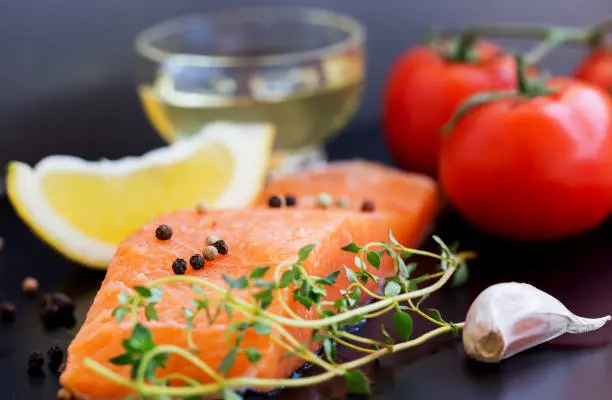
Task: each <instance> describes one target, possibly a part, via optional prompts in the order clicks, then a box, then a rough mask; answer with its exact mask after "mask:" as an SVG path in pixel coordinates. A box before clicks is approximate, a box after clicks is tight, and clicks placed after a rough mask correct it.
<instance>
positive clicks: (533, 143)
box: [440, 78, 612, 240]
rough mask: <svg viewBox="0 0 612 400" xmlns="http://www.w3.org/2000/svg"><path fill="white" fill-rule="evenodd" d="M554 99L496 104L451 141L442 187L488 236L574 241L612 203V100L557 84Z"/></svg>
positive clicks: (472, 115)
mask: <svg viewBox="0 0 612 400" xmlns="http://www.w3.org/2000/svg"><path fill="white" fill-rule="evenodd" d="M549 85H557V87H559V91H557V92H556V93H554V94H550V95H546V96H540V97H535V98H531V99H529V98H525V97H513V98H509V99H503V100H496V101H493V102H490V103H486V104H483V105H481V106H478V107H476V108H474V109H472V110H471V111H468V112H467V114H466V115H465V116H464V118H462V119H460V120H459V121H458V123H457V125H455V128H454V129H453V130H452V132H451V133H450V134H448V135H447V136H445V137H444V140H443V144H442V151H441V161H440V181H441V184H442V187H443V189H444V191H445V192H446V195H447V197H448V199H449V201H450V203H451V204H453V205H454V207H455V208H456V209H457V210H458V211H459V212H460V213H461V214H462V215H463V216H464V217H465V218H466V219H467V220H468V221H470V222H472V223H473V224H474V225H476V226H479V227H480V228H482V229H483V230H485V231H488V232H490V233H493V234H497V235H500V236H505V237H509V238H514V239H523V240H540V239H542V240H547V239H557V238H562V237H566V236H572V235H575V234H578V233H581V232H583V231H586V230H588V229H590V228H593V227H595V226H596V225H598V224H599V223H600V222H602V221H603V220H604V219H605V218H606V217H607V215H608V214H609V212H610V210H611V205H612V100H611V99H610V97H609V96H608V95H607V94H605V93H604V92H603V91H602V90H600V89H599V88H596V87H594V86H591V85H588V84H584V83H580V82H578V81H574V80H571V79H569V78H565V79H556V80H555V79H553V80H551V81H550V82H549Z"/></svg>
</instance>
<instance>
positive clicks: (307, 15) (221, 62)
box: [134, 6, 365, 67]
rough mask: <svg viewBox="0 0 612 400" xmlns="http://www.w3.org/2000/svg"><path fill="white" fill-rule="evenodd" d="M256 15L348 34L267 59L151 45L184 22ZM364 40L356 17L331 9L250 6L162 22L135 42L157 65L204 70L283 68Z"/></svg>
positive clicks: (341, 50) (148, 29)
mask: <svg viewBox="0 0 612 400" xmlns="http://www.w3.org/2000/svg"><path fill="white" fill-rule="evenodd" d="M253 12H259V13H265V12H273V13H295V15H300V16H302V17H303V18H304V21H305V22H306V23H308V22H310V23H313V22H314V23H316V22H318V24H319V25H324V26H328V27H336V28H338V29H341V30H344V31H345V32H346V33H348V36H347V37H346V38H345V39H343V40H341V41H337V42H334V43H330V44H328V45H326V46H322V47H319V48H317V49H312V50H301V51H293V52H287V53H279V54H269V55H264V56H216V55H202V54H189V53H173V52H167V51H164V50H161V49H159V48H157V47H155V46H153V45H152V44H151V42H152V41H153V40H154V39H156V38H159V37H163V36H165V35H167V34H168V32H171V31H172V30H173V28H176V27H177V25H178V26H179V27H180V24H181V22H184V21H189V20H197V19H204V18H219V17H221V18H223V17H230V18H231V17H232V15H235V14H242V15H250V14H251V13H253ZM364 39H365V28H364V26H363V24H361V23H360V22H359V21H357V20H356V19H355V18H353V17H351V16H349V15H347V14H343V13H339V12H336V11H332V10H327V9H323V8H311V7H291V6H251V7H233V8H225V9H220V10H216V11H209V12H202V13H189V14H184V15H180V16H177V17H172V18H168V19H165V20H162V21H160V22H158V23H156V24H154V25H153V26H150V27H149V28H146V29H145V30H143V31H141V32H140V33H139V34H138V35H137V36H136V39H135V41H134V46H135V48H136V51H137V53H138V54H140V55H141V56H142V57H144V58H147V59H148V60H150V61H153V62H156V63H160V64H161V63H163V62H164V61H165V60H167V59H168V58H170V57H171V58H172V59H173V60H176V59H177V58H180V59H181V62H183V63H185V64H187V65H192V66H202V67H212V66H217V67H232V66H246V65H261V66H264V65H266V66H271V65H282V64H289V63H298V62H301V61H308V60H313V59H318V58H321V56H323V55H328V54H337V53H341V52H343V51H346V50H347V49H349V48H351V47H353V46H356V45H361V44H362V43H363V42H364Z"/></svg>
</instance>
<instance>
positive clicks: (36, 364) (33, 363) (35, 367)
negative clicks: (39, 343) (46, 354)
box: [28, 353, 45, 374]
mask: <svg viewBox="0 0 612 400" xmlns="http://www.w3.org/2000/svg"><path fill="white" fill-rule="evenodd" d="M44 363H45V359H44V358H43V355H42V354H40V353H32V354H30V355H29V356H28V372H29V373H31V374H40V373H42V366H43V364H44Z"/></svg>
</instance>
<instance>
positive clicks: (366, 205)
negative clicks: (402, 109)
mask: <svg viewBox="0 0 612 400" xmlns="http://www.w3.org/2000/svg"><path fill="white" fill-rule="evenodd" d="M375 208H376V207H374V202H373V201H371V200H364V202H363V204H362V205H361V211H363V212H372V211H374V209H375Z"/></svg>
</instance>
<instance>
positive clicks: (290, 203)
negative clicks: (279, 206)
mask: <svg viewBox="0 0 612 400" xmlns="http://www.w3.org/2000/svg"><path fill="white" fill-rule="evenodd" d="M296 203H297V201H296V199H295V196H294V195H292V194H286V195H285V204H286V205H287V207H295V205H296Z"/></svg>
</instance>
